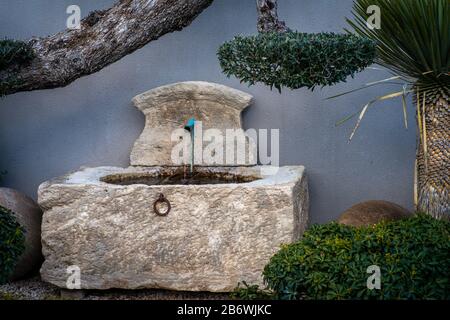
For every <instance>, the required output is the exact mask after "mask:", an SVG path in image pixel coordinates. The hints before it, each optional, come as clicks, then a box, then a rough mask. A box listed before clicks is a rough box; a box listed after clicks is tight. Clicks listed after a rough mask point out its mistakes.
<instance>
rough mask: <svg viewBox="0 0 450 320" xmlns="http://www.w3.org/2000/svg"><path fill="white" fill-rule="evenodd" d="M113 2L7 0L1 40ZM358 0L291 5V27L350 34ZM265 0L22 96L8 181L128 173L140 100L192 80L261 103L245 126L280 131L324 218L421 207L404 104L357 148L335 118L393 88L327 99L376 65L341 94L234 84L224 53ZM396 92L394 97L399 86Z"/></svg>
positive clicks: (285, 158) (6, 164) (5, 138)
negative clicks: (385, 207) (377, 202)
mask: <svg viewBox="0 0 450 320" xmlns="http://www.w3.org/2000/svg"><path fill="white" fill-rule="evenodd" d="M112 3H114V0H96V1H89V0H33V1H28V0H0V37H2V38H3V37H9V38H16V39H27V38H29V37H31V36H45V35H49V34H52V33H55V32H57V31H60V30H62V29H64V28H65V21H66V18H67V15H66V13H65V11H66V7H67V6H68V5H70V4H78V5H80V7H81V10H82V14H83V16H85V15H86V14H87V13H88V11H90V10H93V9H98V8H106V7H108V6H110V5H111V4H112ZM351 4H352V1H351V0H280V1H279V7H280V8H279V14H280V16H281V17H282V18H283V19H284V20H285V21H286V22H287V24H288V25H289V26H290V27H291V28H292V29H297V30H301V31H304V32H320V31H335V32H339V31H341V30H342V28H343V27H344V26H345V25H346V23H345V20H344V17H345V16H350V8H351ZM255 21H256V11H255V7H254V0H215V2H214V3H213V5H212V6H211V7H210V8H209V9H207V10H206V11H205V12H203V13H202V14H201V15H200V16H199V17H198V18H197V19H196V20H195V21H194V22H193V24H192V25H191V26H189V27H188V28H186V29H184V30H183V31H181V32H176V33H172V34H169V35H166V36H164V37H163V38H161V39H159V40H158V41H156V42H152V43H150V44H148V45H147V46H145V47H144V48H143V49H141V50H139V51H137V52H135V53H133V54H132V55H129V56H127V57H125V58H124V59H122V60H120V61H119V62H117V63H115V64H113V65H111V66H109V67H107V68H105V69H103V70H101V71H100V72H98V73H96V74H94V75H91V76H87V77H84V78H82V79H79V80H77V81H75V82H74V83H72V84H71V85H69V86H67V87H65V88H59V89H53V90H43V91H36V92H30V93H18V94H14V95H11V96H8V97H6V98H4V99H1V100H0V148H1V149H0V150H1V151H0V154H1V156H0V170H4V169H6V170H7V171H8V174H7V175H6V177H5V179H4V180H3V182H2V185H3V186H7V187H12V188H16V189H19V190H21V191H23V192H25V193H27V194H28V195H30V196H32V197H36V190H37V187H38V185H39V184H40V183H41V182H43V181H45V180H47V179H49V178H52V177H54V176H58V175H62V174H64V173H66V172H67V171H71V170H75V169H77V168H79V167H80V166H100V165H117V166H127V165H128V163H129V159H128V155H129V152H130V150H131V146H132V143H133V142H134V140H135V139H136V138H137V137H138V135H139V133H140V131H141V130H142V128H143V125H144V123H143V121H144V118H143V116H142V115H141V114H140V113H139V112H138V111H137V110H136V109H134V107H133V106H132V104H131V102H130V100H131V98H132V97H133V96H135V95H136V94H139V93H141V92H144V91H146V90H148V89H150V88H154V87H157V86H160V85H163V84H168V83H172V82H178V81H186V80H205V81H212V82H217V83H222V84H225V85H228V86H231V87H234V88H237V89H240V90H243V91H246V92H249V93H250V94H252V95H254V96H255V103H254V105H253V106H252V107H251V108H250V109H248V111H246V112H245V114H244V125H245V127H246V128H280V162H281V164H282V165H293V164H302V165H305V166H306V168H307V172H308V175H309V179H310V192H311V201H312V203H311V204H312V207H311V217H312V221H313V222H326V221H329V220H331V219H334V218H336V217H337V216H338V215H339V213H340V212H341V211H342V210H344V209H346V208H347V207H349V206H350V205H352V204H354V203H356V202H359V201H363V200H368V199H385V200H390V201H394V202H397V203H399V204H400V205H403V206H406V207H408V208H410V209H412V184H413V165H414V157H415V127H414V116H413V109H412V106H411V105H409V108H410V110H409V111H410V112H409V123H410V129H408V130H405V129H404V127H403V118H402V108H401V102H400V101H399V100H393V101H388V102H384V103H380V104H377V105H375V106H374V107H373V108H372V109H370V110H369V112H368V113H367V115H366V117H365V119H364V121H363V124H362V126H361V128H360V130H359V131H358V133H357V135H356V137H355V138H354V140H353V141H352V143H351V144H347V138H348V135H349V133H350V131H351V129H352V126H353V124H354V122H349V123H347V124H345V125H343V126H340V127H335V125H334V124H335V122H336V121H338V120H340V119H342V118H343V117H345V116H346V115H348V114H350V113H352V112H355V111H356V110H358V109H359V108H361V106H362V105H364V104H365V103H366V102H367V101H368V100H369V99H371V98H372V97H375V96H378V95H381V94H384V93H387V92H388V90H393V87H392V86H385V87H381V86H380V87H374V88H372V89H369V90H366V91H360V92H357V93H355V94H352V95H347V96H344V97H342V98H339V99H335V100H324V98H325V97H328V96H331V95H333V94H336V93H339V92H341V91H345V90H348V89H351V88H355V87H357V86H359V85H361V84H363V83H366V82H369V81H375V80H379V79H383V78H385V77H387V76H388V74H387V73H386V72H383V71H377V70H366V71H364V72H363V73H361V74H359V75H358V76H357V77H356V78H355V79H349V80H348V82H347V83H344V84H339V85H336V86H334V87H329V88H325V89H323V90H320V89H319V90H316V91H314V92H310V91H307V90H306V89H302V90H295V91H289V90H286V91H284V92H283V93H282V94H281V95H280V94H278V92H277V91H270V89H268V88H267V87H264V86H261V85H258V86H254V87H250V88H248V87H247V86H245V85H241V84H239V81H238V80H236V79H234V78H231V79H227V78H226V77H225V76H224V75H223V74H222V73H221V70H220V67H219V64H218V61H217V58H216V50H217V48H218V46H219V45H220V44H221V43H222V42H223V41H225V40H228V39H231V38H232V37H233V36H234V35H236V34H239V33H240V34H252V33H255V32H256V27H255V25H256V24H255ZM389 92H390V91H389Z"/></svg>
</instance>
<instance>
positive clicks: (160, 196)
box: [153, 193, 172, 216]
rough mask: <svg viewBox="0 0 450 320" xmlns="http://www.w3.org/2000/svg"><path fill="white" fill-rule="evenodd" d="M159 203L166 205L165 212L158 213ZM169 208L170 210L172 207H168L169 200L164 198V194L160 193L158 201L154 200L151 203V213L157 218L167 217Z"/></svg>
mask: <svg viewBox="0 0 450 320" xmlns="http://www.w3.org/2000/svg"><path fill="white" fill-rule="evenodd" d="M159 203H165V204H167V210H166V211H165V212H161V211H159V209H158V204H159ZM171 208H172V206H171V205H170V202H169V200H167V199H166V197H165V196H164V194H162V193H160V194H159V197H158V199H156V200H155V202H153V211H155V213H156V214H157V215H158V216H167V215H168V214H169V212H170V209H171Z"/></svg>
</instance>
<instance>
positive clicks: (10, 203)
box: [0, 188, 43, 281]
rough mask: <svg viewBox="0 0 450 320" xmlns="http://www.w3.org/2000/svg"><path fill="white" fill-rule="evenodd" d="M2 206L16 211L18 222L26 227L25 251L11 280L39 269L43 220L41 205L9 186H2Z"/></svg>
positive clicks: (0, 197) (0, 195) (0, 204)
mask: <svg viewBox="0 0 450 320" xmlns="http://www.w3.org/2000/svg"><path fill="white" fill-rule="evenodd" d="M0 206H2V207H5V208H7V209H9V210H11V211H12V212H14V214H15V217H16V220H17V222H18V223H19V224H20V225H21V226H23V227H24V229H25V230H26V233H25V251H24V253H23V254H22V255H21V256H20V258H19V261H18V263H17V265H16V268H15V270H14V273H13V275H12V276H11V278H10V279H11V280H12V281H13V280H17V279H20V278H23V277H25V276H26V275H28V274H29V273H30V272H32V271H34V270H37V269H38V268H39V267H40V264H41V263H42V260H43V258H42V253H41V221H42V211H41V208H40V207H39V205H38V204H37V203H36V202H34V201H33V199H31V198H30V197H28V196H26V195H24V194H23V193H21V192H19V191H17V190H14V189H9V188H0Z"/></svg>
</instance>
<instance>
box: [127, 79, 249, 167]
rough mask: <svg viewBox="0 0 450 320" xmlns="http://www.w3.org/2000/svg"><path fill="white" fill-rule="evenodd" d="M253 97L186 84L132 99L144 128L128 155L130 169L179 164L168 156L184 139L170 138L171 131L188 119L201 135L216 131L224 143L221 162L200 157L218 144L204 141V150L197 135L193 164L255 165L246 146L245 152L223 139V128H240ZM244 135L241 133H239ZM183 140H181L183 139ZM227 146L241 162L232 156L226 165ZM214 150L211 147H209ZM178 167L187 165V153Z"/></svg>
mask: <svg viewBox="0 0 450 320" xmlns="http://www.w3.org/2000/svg"><path fill="white" fill-rule="evenodd" d="M251 101H252V96H251V95H249V94H247V93H244V92H242V91H239V90H236V89H232V88H229V87H226V86H224V85H220V84H215V83H209V82H203V81H189V82H180V83H175V84H170V85H166V86H162V87H158V88H155V89H152V90H150V91H147V92H145V93H142V94H140V95H138V96H136V97H134V98H133V103H134V105H135V106H136V107H137V108H138V109H139V110H140V111H142V112H143V113H144V115H145V128H144V130H143V132H142V134H141V136H140V137H139V139H138V140H136V142H135V144H134V147H133V150H132V152H131V156H130V160H131V161H130V162H131V165H133V166H164V165H168V166H170V165H179V164H180V163H176V162H174V160H173V158H172V157H171V154H172V150H173V148H174V147H175V146H176V145H177V144H179V143H180V141H182V140H183V138H190V136H189V134H187V131H186V132H185V134H187V136H184V137H183V136H176V135H175V136H174V137H175V138H174V137H173V136H172V134H173V132H174V130H176V129H180V128H183V127H184V125H185V123H186V122H187V121H188V120H189V119H190V118H195V119H196V120H197V121H201V122H202V129H203V133H205V131H206V130H208V129H218V130H219V132H220V133H221V134H222V136H223V139H224V143H223V147H222V148H220V149H222V150H223V151H222V152H223V154H224V156H223V159H222V161H220V160H219V161H215V162H214V159H206V158H202V154H203V152H204V150H205V148H206V147H207V146H208V145H209V144H210V143H221V142H220V141H210V140H208V141H205V142H203V147H201V146H200V145H201V143H199V140H198V139H200V140H201V139H202V136H203V139H205V140H206V137H205V135H201V134H198V132H196V133H195V134H196V137H195V139H196V140H195V144H194V145H195V148H196V151H195V161H194V162H195V164H196V165H203V166H211V165H217V166H224V165H254V164H256V153H255V152H254V149H253V148H251V147H250V146H249V140H248V139H247V141H246V143H245V150H241V151H240V150H238V149H237V148H236V147H234V144H235V141H234V140H232V139H228V140H227V139H226V129H242V126H241V112H242V111H243V110H244V109H245V108H246V107H247V106H249V105H250V103H251ZM242 132H243V131H242ZM182 137H183V138H182ZM242 137H243V136H242ZM227 146H228V147H229V148H231V149H232V150H235V152H236V153H237V152H240V153H241V154H242V153H244V154H242V159H243V161H241V163H238V160H237V159H238V158H237V156H236V155H235V156H234V157H233V158H234V159H235V161H234V162H232V163H229V162H226V152H227V151H226V150H227ZM211 147H213V145H211ZM183 158H184V159H183V162H182V163H181V164H188V163H190V152H187V153H185V154H184V157H183Z"/></svg>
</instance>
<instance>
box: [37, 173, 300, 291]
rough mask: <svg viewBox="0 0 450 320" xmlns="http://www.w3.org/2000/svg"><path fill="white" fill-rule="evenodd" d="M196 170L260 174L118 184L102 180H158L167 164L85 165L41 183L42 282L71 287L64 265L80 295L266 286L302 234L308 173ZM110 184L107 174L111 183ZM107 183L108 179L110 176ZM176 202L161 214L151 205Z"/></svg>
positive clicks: (221, 289)
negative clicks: (283, 249) (72, 271)
mask: <svg viewBox="0 0 450 320" xmlns="http://www.w3.org/2000/svg"><path fill="white" fill-rule="evenodd" d="M260 169H261V167H229V168H198V170H207V172H208V173H214V172H222V173H223V172H227V173H229V174H234V175H239V176H246V177H250V176H251V177H253V180H254V181H251V182H244V183H226V184H206V185H179V184H178V185H167V184H165V185H146V184H142V183H141V184H130V185H117V184H112V183H106V182H102V181H105V177H111V176H113V177H117V176H121V175H123V176H126V175H127V174H147V175H156V174H159V173H160V172H161V171H162V170H168V169H167V168H160V167H152V168H133V167H130V168H127V169H122V168H113V167H100V168H87V169H84V170H82V171H79V172H76V173H73V174H69V175H67V176H64V177H61V178H57V179H54V180H52V181H49V182H45V183H43V184H42V185H41V186H40V187H39V192H38V195H39V204H40V205H41V207H42V208H43V210H44V216H43V223H42V244H43V254H44V256H45V262H44V264H43V266H42V269H41V276H42V278H43V280H45V281H47V282H50V283H53V284H55V285H57V286H59V287H63V288H64V287H65V286H66V280H67V277H68V274H67V273H66V270H67V267H69V266H72V265H77V266H79V268H80V271H81V289H108V288H124V289H137V288H164V289H172V290H187V291H212V292H228V291H232V290H233V289H234V288H235V287H236V286H237V284H238V282H240V281H247V282H248V283H251V284H262V278H261V272H262V270H263V268H264V266H265V265H266V264H267V262H268V261H269V259H270V257H271V256H272V255H273V254H274V253H275V252H276V251H277V250H278V249H279V247H280V245H281V244H283V243H290V242H292V241H295V240H297V239H299V237H300V236H301V235H302V233H303V231H304V229H305V227H306V223H307V219H308V189H307V180H306V176H305V173H304V168H303V167H301V166H297V167H294V166H293V167H282V168H280V169H279V171H278V173H277V174H275V175H271V176H262V175H261V172H263V171H262V170H260ZM106 180H108V178H106ZM108 181H110V180H108ZM160 193H162V194H164V196H165V198H166V199H167V200H168V201H169V202H170V204H171V210H170V212H169V213H168V215H167V216H158V215H156V214H155V212H154V211H153V203H154V201H155V200H156V199H158V196H159V194H160Z"/></svg>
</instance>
